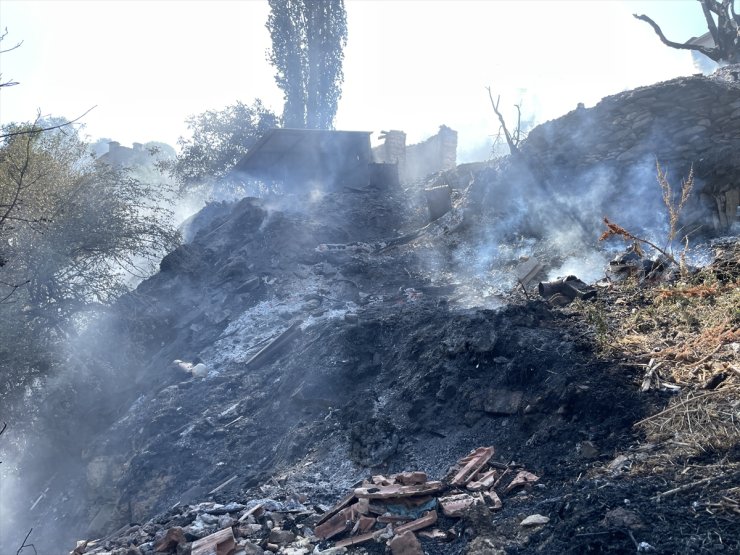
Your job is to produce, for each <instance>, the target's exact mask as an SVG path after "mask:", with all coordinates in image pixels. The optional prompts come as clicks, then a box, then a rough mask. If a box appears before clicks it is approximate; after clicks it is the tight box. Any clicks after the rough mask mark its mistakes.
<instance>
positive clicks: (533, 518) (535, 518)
mask: <svg viewBox="0 0 740 555" xmlns="http://www.w3.org/2000/svg"><path fill="white" fill-rule="evenodd" d="M548 522H550V518H549V517H546V516H543V515H529V516H528V517H527V518H525V519H524V520H522V521H521V522H520V523H519V526H524V527H529V526H543V525H545V524H547V523H548Z"/></svg>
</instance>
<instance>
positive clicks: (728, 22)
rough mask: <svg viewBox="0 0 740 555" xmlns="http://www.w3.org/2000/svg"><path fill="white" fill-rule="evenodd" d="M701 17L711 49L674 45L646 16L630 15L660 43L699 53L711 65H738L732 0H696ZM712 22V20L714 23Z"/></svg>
mask: <svg viewBox="0 0 740 555" xmlns="http://www.w3.org/2000/svg"><path fill="white" fill-rule="evenodd" d="M698 2H699V3H700V4H701V9H702V12H703V14H704V20H705V21H706V24H707V29H709V34H710V35H711V37H712V41H713V42H714V46H711V47H708V46H702V45H700V44H692V42H691V41H690V40H689V41H687V42H685V43H680V42H675V41H672V40H669V39H667V38H666V36H665V34H663V31H662V30H661V28H660V26H659V25H658V24H657V23H655V21H653V20H652V19H650V18H649V17H648V16H646V15H637V14H633V16H634V17H635V18H636V19H639V20H641V21H644V22H646V23H647V24H649V25H650V26H651V27H652V28H653V30H654V31H655V34H657V35H658V37H659V38H660V40H661V42H662V43H663V44H665V45H666V46H670V47H671V48H677V49H679V50H693V51H695V52H701V53H702V54H704V55H705V56H706V57H707V58H709V59H711V60H714V61H715V62H723V61H724V62H729V63H737V62H740V17H738V15H737V13H736V12H735V0H722V1H721V2H719V1H718V0H698ZM715 18H716V20H715Z"/></svg>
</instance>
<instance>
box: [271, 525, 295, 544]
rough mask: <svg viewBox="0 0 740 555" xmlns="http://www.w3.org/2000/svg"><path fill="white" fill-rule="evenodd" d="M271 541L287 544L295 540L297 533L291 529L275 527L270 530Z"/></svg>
mask: <svg viewBox="0 0 740 555" xmlns="http://www.w3.org/2000/svg"><path fill="white" fill-rule="evenodd" d="M268 541H269V542H270V543H276V544H278V545H286V544H289V543H292V542H293V541H295V534H294V533H293V532H291V531H290V530H278V529H277V528H273V529H272V530H271V531H270V539H269V540H268Z"/></svg>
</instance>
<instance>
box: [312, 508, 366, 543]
mask: <svg viewBox="0 0 740 555" xmlns="http://www.w3.org/2000/svg"><path fill="white" fill-rule="evenodd" d="M355 514H356V512H355V510H354V509H353V508H352V507H347V508H345V509H342V510H341V511H339V512H338V513H336V514H334V515H333V516H332V517H331V518H329V519H328V520H326V521H324V522H322V523H321V524H319V525H318V526H317V527H316V529H315V530H314V534H316V537H317V538H321V539H322V540H328V539H330V538H333V537H334V536H338V535H339V534H343V533H344V532H346V531H347V530H349V529H350V528H351V526H352V523H353V520H354V518H353V517H354V515H355Z"/></svg>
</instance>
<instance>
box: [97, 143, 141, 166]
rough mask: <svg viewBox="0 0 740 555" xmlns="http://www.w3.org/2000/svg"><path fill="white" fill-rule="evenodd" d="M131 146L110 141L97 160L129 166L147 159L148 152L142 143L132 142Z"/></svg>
mask: <svg viewBox="0 0 740 555" xmlns="http://www.w3.org/2000/svg"><path fill="white" fill-rule="evenodd" d="M132 147H133V148H129V147H127V146H122V145H121V143H119V142H118V141H110V142H109V143H108V152H106V153H105V154H103V155H101V156H100V157H99V158H98V161H99V162H104V163H106V164H110V165H111V166H131V165H135V164H142V163H145V162H146V161H147V160H148V159H149V153H148V152H147V151H146V150H144V145H143V144H142V143H133V145H132Z"/></svg>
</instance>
